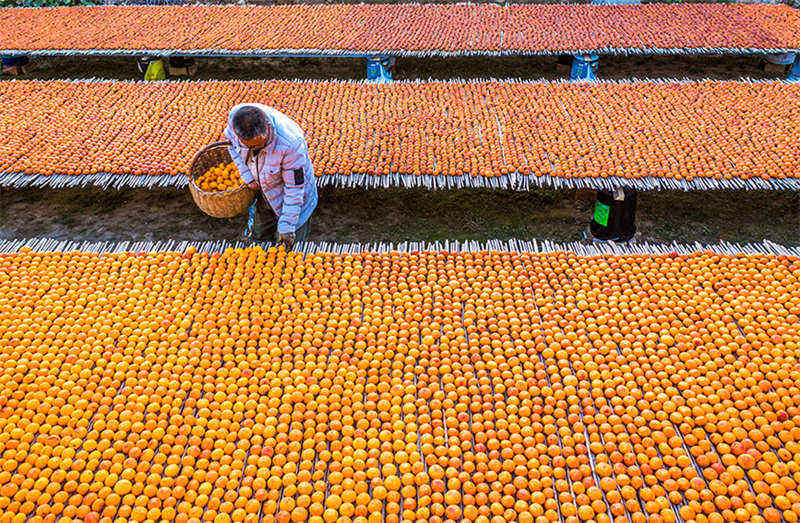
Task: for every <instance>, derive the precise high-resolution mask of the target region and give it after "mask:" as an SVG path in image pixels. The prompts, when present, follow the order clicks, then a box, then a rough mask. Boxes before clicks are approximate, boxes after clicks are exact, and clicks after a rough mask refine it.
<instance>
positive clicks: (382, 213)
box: [0, 188, 800, 244]
mask: <svg viewBox="0 0 800 523" xmlns="http://www.w3.org/2000/svg"><path fill="white" fill-rule="evenodd" d="M639 199H640V203H639V208H638V210H639V214H638V220H637V221H638V225H639V231H640V233H641V235H642V238H643V239H648V240H653V241H673V240H677V241H681V242H693V241H700V242H716V241H719V240H727V241H736V242H748V241H757V240H761V239H764V238H766V239H769V240H772V241H775V242H778V243H783V244H798V243H800V196H798V195H794V194H788V193H761V192H748V193H741V192H739V193H734V192H711V193H671V192H662V193H641V194H640V195H639ZM591 204H592V200H591V195H590V194H585V195H581V197H580V198H578V197H576V194H575V192H574V191H562V192H557V191H535V192H532V193H514V192H507V191H486V190H480V191H478V190H469V191H437V192H431V191H423V190H406V189H393V190H373V191H353V190H347V191H345V190H333V189H329V188H326V189H324V190H322V191H321V194H320V205H319V207H318V208H317V210H316V212H315V213H314V215H313V222H312V227H311V239H312V240H315V241H336V242H373V241H390V242H401V241H406V240H412V241H435V240H444V239H453V240H467V239H475V240H487V239H495V238H496V239H508V238H521V239H532V238H541V239H551V240H557V241H574V240H578V239H580V238H581V231H582V230H583V229H584V228H585V227H586V224H587V223H588V220H589V217H590V211H591ZM242 224H243V218H242V217H239V218H235V219H232V220H217V219H214V218H209V217H208V216H206V215H204V214H202V213H201V212H200V211H199V210H198V209H197V208H196V207H195V206H194V204H193V203H192V202H191V199H190V196H189V194H188V192H183V191H177V190H153V191H145V190H127V191H108V192H102V191H99V190H85V189H83V190H81V189H68V190H61V191H51V190H42V189H28V190H22V191H9V190H5V191H2V192H0V238H23V237H52V238H59V239H76V240H167V239H179V240H184V239H192V240H215V239H230V240H235V239H236V237H237V234H238V232H239V230H240V228H241V226H242Z"/></svg>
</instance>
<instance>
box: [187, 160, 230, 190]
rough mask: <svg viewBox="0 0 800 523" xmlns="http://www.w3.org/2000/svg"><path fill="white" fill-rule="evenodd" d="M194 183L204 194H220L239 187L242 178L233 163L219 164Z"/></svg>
mask: <svg viewBox="0 0 800 523" xmlns="http://www.w3.org/2000/svg"><path fill="white" fill-rule="evenodd" d="M195 183H196V184H197V186H198V187H200V188H201V189H202V190H204V191H206V192H220V191H229V190H231V189H236V188H238V187H241V186H242V178H241V177H240V176H239V171H238V170H237V169H236V165H235V164H234V163H233V162H231V163H229V164H227V165H226V164H224V163H220V164H219V165H215V166H214V167H212V168H210V169H209V170H208V171H206V172H205V173H203V174H201V175H200V176H199V177H198V178H197V179H196V180H195Z"/></svg>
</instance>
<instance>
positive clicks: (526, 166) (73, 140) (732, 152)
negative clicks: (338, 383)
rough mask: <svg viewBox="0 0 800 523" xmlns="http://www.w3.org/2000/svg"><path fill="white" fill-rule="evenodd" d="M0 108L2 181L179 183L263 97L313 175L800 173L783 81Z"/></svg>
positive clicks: (28, 98) (241, 96) (178, 86)
mask: <svg viewBox="0 0 800 523" xmlns="http://www.w3.org/2000/svg"><path fill="white" fill-rule="evenodd" d="M0 99H2V100H4V109H3V112H2V114H0V129H2V130H3V131H4V132H3V140H2V141H0V173H26V174H70V175H80V174H94V173H111V174H115V175H118V174H135V175H153V174H173V175H180V174H182V173H186V172H187V171H188V168H189V162H190V161H191V158H192V155H193V153H194V152H195V151H197V150H199V149H201V148H202V147H203V146H205V145H207V144H208V143H211V142H214V141H217V140H218V139H220V137H221V132H222V130H223V128H224V126H225V123H226V122H227V116H228V115H227V113H228V111H229V110H230V108H231V107H232V106H234V105H235V104H237V103H240V102H245V101H258V102H261V103H265V104H268V105H271V106H273V107H275V108H277V109H278V110H280V111H282V112H283V113H285V114H287V115H289V116H290V117H292V118H293V119H294V120H296V121H297V122H298V123H299V124H300V126H301V127H302V128H303V129H304V130H305V132H306V136H307V140H308V145H309V152H310V155H311V159H312V161H313V163H314V167H315V172H316V173H317V174H318V175H319V176H328V175H351V174H368V175H373V176H383V175H389V174H398V173H399V174H405V175H423V174H424V175H439V176H463V177H495V176H502V175H514V176H517V177H542V176H551V177H557V178H562V179H577V178H602V177H610V176H616V177H622V178H628V179H637V178H660V179H666V178H670V179H678V180H693V179H695V178H710V179H715V180H730V179H733V178H736V179H744V180H747V179H751V178H762V179H768V180H774V179H783V178H798V177H800V133H798V132H797V122H798V121H800V84H786V83H784V82H735V81H702V82H600V83H566V82H496V81H484V82H398V83H393V84H391V85H376V84H370V83H363V82H338V81H294V82H293V81H253V82H240V81H230V82H157V83H128V82H114V81H84V82H80V81H9V82H0ZM86 107H92V108H93V110H92V111H90V112H89V113H87V111H86ZM43 137H44V138H43Z"/></svg>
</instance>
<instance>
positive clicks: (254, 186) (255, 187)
mask: <svg viewBox="0 0 800 523" xmlns="http://www.w3.org/2000/svg"><path fill="white" fill-rule="evenodd" d="M247 186H248V187H250V188H251V189H253V190H254V191H257V190H259V189H261V186H260V185H258V180H253V181H252V182H250V183H248V184H247Z"/></svg>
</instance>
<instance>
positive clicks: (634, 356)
mask: <svg viewBox="0 0 800 523" xmlns="http://www.w3.org/2000/svg"><path fill="white" fill-rule="evenodd" d="M799 314H800V259H797V258H793V257H784V256H766V255H744V254H741V255H730V256H728V255H725V256H723V255H719V254H711V253H696V254H692V255H615V256H605V257H591V258H585V257H579V256H577V255H575V254H573V253H564V252H560V253H549V254H531V253H516V252H463V253H448V252H411V253H409V252H403V253H401V252H385V253H375V252H365V253H362V254H358V255H337V254H328V253H315V254H308V255H306V256H303V255H302V254H299V253H289V254H285V253H284V252H283V251H282V250H276V249H274V248H272V249H270V250H268V251H264V250H262V249H260V248H248V249H237V250H233V249H228V250H226V251H225V252H223V253H218V254H208V253H199V252H195V251H194V249H189V250H188V251H187V252H183V253H181V252H155V253H145V252H142V253H115V254H96V253H94V254H93V253H86V252H66V253H61V252H56V253H36V252H31V251H30V250H28V249H22V250H21V251H20V252H18V253H15V254H8V255H0V385H1V386H0V442H1V444H2V454H0V511H2V513H3V515H4V517H6V518H8V519H14V518H18V519H20V520H24V519H26V518H30V521H43V520H52V519H54V518H68V519H70V520H72V519H83V520H85V521H97V520H99V519H100V518H126V519H129V520H133V521H141V520H144V519H150V520H159V519H175V520H177V521H189V520H194V521H200V520H203V521H216V522H227V521H258V520H263V521H281V522H288V521H312V522H330V521H353V522H365V521H366V522H370V521H376V522H377V521H386V522H396V521H400V520H422V521H432V522H436V521H445V520H447V521H458V520H463V521H476V522H487V521H488V522H500V521H521V522H542V523H544V522H548V521H559V520H560V521H564V522H565V523H576V522H581V521H596V522H609V521H614V522H629V521H630V522H633V523H643V522H645V521H653V522H671V521H677V520H678V519H679V518H680V519H681V520H683V521H696V522H711V523H717V522H723V521H740V522H753V523H760V522H775V523H777V522H779V521H789V522H793V521H798V518H800V491H798V482H800V366H799V363H798V362H800V332H798V331H799V330H800V322H798V315H799Z"/></svg>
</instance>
